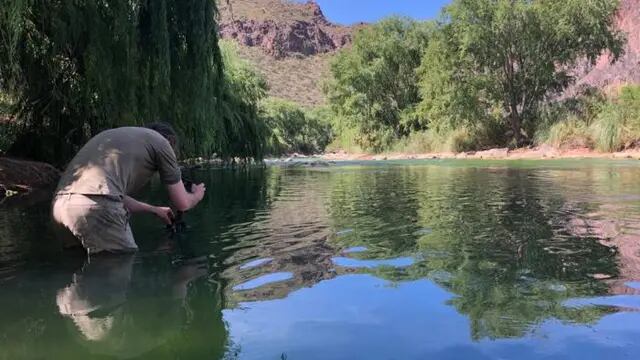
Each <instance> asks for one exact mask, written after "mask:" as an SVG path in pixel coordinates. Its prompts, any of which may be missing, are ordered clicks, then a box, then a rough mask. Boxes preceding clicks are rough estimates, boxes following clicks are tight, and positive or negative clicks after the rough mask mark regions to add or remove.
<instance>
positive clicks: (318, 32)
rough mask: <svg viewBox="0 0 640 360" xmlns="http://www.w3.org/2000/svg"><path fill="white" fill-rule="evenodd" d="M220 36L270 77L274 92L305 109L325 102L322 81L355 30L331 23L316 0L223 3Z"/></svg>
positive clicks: (266, 0)
mask: <svg viewBox="0 0 640 360" xmlns="http://www.w3.org/2000/svg"><path fill="white" fill-rule="evenodd" d="M219 7H220V35H221V38H223V39H233V40H235V41H237V42H238V43H239V44H240V45H242V46H241V47H240V55H241V56H242V57H244V58H246V59H248V60H249V61H251V62H252V63H253V64H254V65H255V66H256V67H257V68H258V70H259V71H260V72H261V73H262V74H263V75H264V76H265V78H266V79H267V83H268V84H269V87H270V90H269V92H270V94H271V95H273V96H276V97H280V98H284V99H288V100H292V101H295V102H297V103H299V104H302V105H306V106H315V105H320V104H322V103H324V96H323V94H322V79H323V78H324V77H325V75H326V74H327V72H328V68H329V61H330V59H331V57H332V56H333V54H335V52H336V51H337V50H339V49H341V48H342V47H344V46H347V45H349V44H350V43H351V37H352V34H353V28H352V27H349V26H342V25H337V24H332V23H331V22H330V21H328V20H327V18H326V17H325V16H324V14H323V13H322V9H321V8H320V6H319V5H318V4H317V3H316V2H314V1H308V2H306V3H302V2H299V1H298V2H296V1H290V0H228V1H226V0H222V1H220V4H219Z"/></svg>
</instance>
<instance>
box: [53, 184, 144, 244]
mask: <svg viewBox="0 0 640 360" xmlns="http://www.w3.org/2000/svg"><path fill="white" fill-rule="evenodd" d="M52 214H53V221H54V223H55V225H56V228H57V231H58V233H59V234H60V236H62V238H63V241H64V243H65V246H72V245H73V244H74V242H75V244H78V242H79V243H80V244H82V246H83V247H84V248H85V249H86V250H87V252H88V253H89V254H96V253H100V252H103V251H107V252H132V251H136V250H137V249H138V246H137V245H136V242H135V240H134V239H133V234H132V233H131V227H130V226H129V212H128V211H127V210H126V209H125V207H124V204H123V203H122V201H119V200H116V199H112V198H109V197H107V196H102V195H81V194H63V195H57V196H56V197H55V198H54V199H53V211H52Z"/></svg>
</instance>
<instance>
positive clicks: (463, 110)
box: [418, 28, 492, 135]
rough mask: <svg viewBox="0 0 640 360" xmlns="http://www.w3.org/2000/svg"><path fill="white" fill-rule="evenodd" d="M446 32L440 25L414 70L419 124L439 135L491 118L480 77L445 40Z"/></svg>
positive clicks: (450, 43) (447, 35)
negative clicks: (416, 83) (415, 73)
mask: <svg viewBox="0 0 640 360" xmlns="http://www.w3.org/2000/svg"><path fill="white" fill-rule="evenodd" d="M450 32H451V29H450V28H443V29H441V30H440V31H439V32H437V33H436V34H435V35H434V36H433V38H432V39H431V41H430V42H429V45H428V46H427V48H426V50H425V53H424V57H423V58H422V64H421V65H420V68H419V70H418V74H419V75H420V95H421V97H422V101H421V103H420V105H419V106H418V112H419V114H420V115H419V118H420V119H421V121H422V123H421V127H423V128H426V127H428V128H429V129H430V131H433V132H434V133H437V134H440V135H443V134H447V133H450V132H452V131H454V130H455V129H457V128H460V127H469V126H473V125H475V124H482V123H485V122H488V121H490V120H492V119H491V117H492V113H491V111H490V110H491V109H492V104H491V103H490V102H488V101H487V100H486V99H484V97H485V96H484V95H483V93H482V91H481V87H482V83H481V81H480V80H481V79H480V78H479V77H478V76H476V74H475V73H474V72H473V71H471V70H470V68H471V64H470V63H469V59H468V58H466V57H465V56H464V55H463V54H461V53H460V52H459V51H458V49H457V48H456V47H455V46H454V44H453V43H452V42H450V41H449V40H448V39H449V38H450V37H451V36H452V35H450V34H449V33H450Z"/></svg>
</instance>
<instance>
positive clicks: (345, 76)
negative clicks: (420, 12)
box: [325, 18, 433, 151]
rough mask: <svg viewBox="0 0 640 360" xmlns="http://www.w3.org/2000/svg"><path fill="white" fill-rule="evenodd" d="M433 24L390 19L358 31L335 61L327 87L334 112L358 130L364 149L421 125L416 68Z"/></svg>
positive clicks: (377, 147)
mask: <svg viewBox="0 0 640 360" xmlns="http://www.w3.org/2000/svg"><path fill="white" fill-rule="evenodd" d="M432 29H433V26H432V25H431V24H430V23H418V22H414V21H411V20H408V19H403V18H389V19H386V20H383V21H381V22H379V23H376V24H374V25H372V26H368V27H364V28H362V29H360V30H358V32H357V33H356V34H355V37H354V41H353V45H352V47H350V48H348V49H345V50H343V51H342V52H341V53H340V54H339V55H338V56H337V57H336V58H335V59H334V61H333V63H332V64H331V73H332V75H333V78H332V79H331V80H330V81H329V82H328V83H327V85H326V87H325V92H326V94H327V97H328V99H329V103H330V105H331V107H332V110H333V112H334V113H335V115H336V116H337V117H339V118H340V119H342V121H344V122H346V123H347V124H348V126H349V127H351V128H354V129H356V132H357V136H356V139H355V140H356V142H357V143H358V145H360V146H361V147H363V148H364V149H368V150H369V149H370V150H377V151H379V150H382V149H384V148H385V147H387V146H388V145H389V144H390V143H391V142H392V141H393V140H395V139H398V138H400V137H401V136H404V135H407V134H408V133H409V132H410V131H411V130H412V129H414V128H417V127H419V126H420V124H419V122H418V121H416V118H415V116H414V115H415V111H414V107H415V105H416V104H417V103H418V102H419V93H418V85H417V79H416V78H417V77H416V69H417V68H418V66H419V65H420V61H421V58H422V52H423V49H424V47H425V46H426V44H427V42H428V39H429V36H430V34H431V32H432Z"/></svg>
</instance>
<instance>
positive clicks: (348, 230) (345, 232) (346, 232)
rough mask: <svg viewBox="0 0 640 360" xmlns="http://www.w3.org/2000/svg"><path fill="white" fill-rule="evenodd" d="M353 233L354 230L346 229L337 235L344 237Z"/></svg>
mask: <svg viewBox="0 0 640 360" xmlns="http://www.w3.org/2000/svg"><path fill="white" fill-rule="evenodd" d="M352 232H353V229H344V230H340V231H338V232H337V233H336V235H337V236H344V235H348V234H351V233H352Z"/></svg>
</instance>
